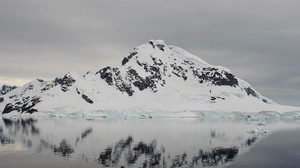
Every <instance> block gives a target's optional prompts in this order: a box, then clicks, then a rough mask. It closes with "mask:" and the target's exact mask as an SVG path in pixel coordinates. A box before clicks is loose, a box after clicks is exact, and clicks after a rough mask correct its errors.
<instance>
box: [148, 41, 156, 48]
mask: <svg viewBox="0 0 300 168" xmlns="http://www.w3.org/2000/svg"><path fill="white" fill-rule="evenodd" d="M148 43H149V44H151V45H152V47H153V49H154V48H155V45H154V43H153V41H151V40H150V41H149V42H148Z"/></svg>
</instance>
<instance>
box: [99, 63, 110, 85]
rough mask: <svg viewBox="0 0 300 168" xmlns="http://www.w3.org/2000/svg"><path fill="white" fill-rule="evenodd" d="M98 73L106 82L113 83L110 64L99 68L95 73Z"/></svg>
mask: <svg viewBox="0 0 300 168" xmlns="http://www.w3.org/2000/svg"><path fill="white" fill-rule="evenodd" d="M98 73H99V74H100V78H101V79H104V80H105V81H106V83H107V84H109V85H113V79H112V68H111V67H110V66H108V67H105V68H103V69H101V70H100V71H98V72H97V73H96V74H98Z"/></svg>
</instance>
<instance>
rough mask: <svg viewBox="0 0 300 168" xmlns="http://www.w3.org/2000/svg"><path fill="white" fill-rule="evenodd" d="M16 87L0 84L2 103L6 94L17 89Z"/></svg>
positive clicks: (0, 100)
mask: <svg viewBox="0 0 300 168" xmlns="http://www.w3.org/2000/svg"><path fill="white" fill-rule="evenodd" d="M16 88H17V87H16V86H9V85H1V84H0V103H2V102H4V97H3V95H5V94H6V93H8V92H10V91H12V90H14V89H16ZM0 107H1V106H0Z"/></svg>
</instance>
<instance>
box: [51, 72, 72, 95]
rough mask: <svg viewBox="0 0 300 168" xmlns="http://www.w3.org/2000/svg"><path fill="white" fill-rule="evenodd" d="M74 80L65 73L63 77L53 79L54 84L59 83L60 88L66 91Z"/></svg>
mask: <svg viewBox="0 0 300 168" xmlns="http://www.w3.org/2000/svg"><path fill="white" fill-rule="evenodd" d="M75 81H76V80H75V79H73V78H72V76H70V75H68V74H66V75H65V76H64V77H63V78H56V79H55V80H54V84H55V85H58V84H59V85H61V90H62V91H63V92H66V91H68V90H69V88H68V87H70V86H72V85H73V83H74V82H75Z"/></svg>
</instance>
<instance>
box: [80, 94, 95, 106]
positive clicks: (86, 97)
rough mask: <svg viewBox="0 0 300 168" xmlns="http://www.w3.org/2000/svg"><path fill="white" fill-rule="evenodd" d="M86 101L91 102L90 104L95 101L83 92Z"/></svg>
mask: <svg viewBox="0 0 300 168" xmlns="http://www.w3.org/2000/svg"><path fill="white" fill-rule="evenodd" d="M81 97H82V98H83V99H84V100H85V101H86V102H88V103H90V104H93V103H94V101H93V100H92V99H90V98H89V97H88V96H87V95H85V94H82V96H81Z"/></svg>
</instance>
